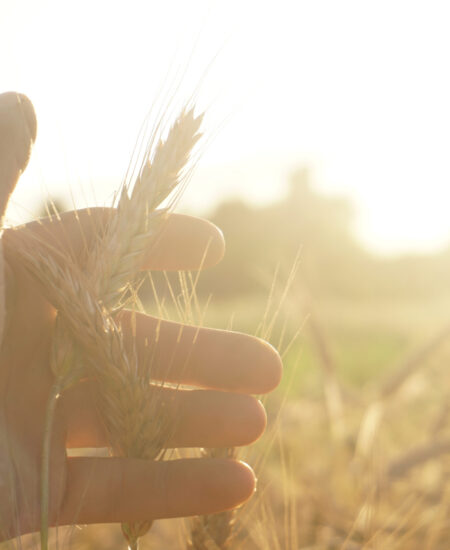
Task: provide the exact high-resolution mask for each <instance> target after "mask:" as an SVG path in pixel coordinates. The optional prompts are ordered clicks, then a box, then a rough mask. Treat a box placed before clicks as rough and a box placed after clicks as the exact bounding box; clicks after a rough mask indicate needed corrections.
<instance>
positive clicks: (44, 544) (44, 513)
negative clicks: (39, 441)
mask: <svg viewBox="0 0 450 550" xmlns="http://www.w3.org/2000/svg"><path fill="white" fill-rule="evenodd" d="M60 389H61V388H60V385H59V381H58V380H57V381H56V382H55V383H54V384H53V387H52V389H51V391H50V396H49V398H48V402H47V409H46V412H45V426H44V436H43V445H42V460H41V549H42V550H48V528H49V522H48V510H49V502H50V498H49V497H50V494H49V493H50V447H51V439H52V428H53V421H54V418H55V409H56V404H57V401H58V397H59V394H60Z"/></svg>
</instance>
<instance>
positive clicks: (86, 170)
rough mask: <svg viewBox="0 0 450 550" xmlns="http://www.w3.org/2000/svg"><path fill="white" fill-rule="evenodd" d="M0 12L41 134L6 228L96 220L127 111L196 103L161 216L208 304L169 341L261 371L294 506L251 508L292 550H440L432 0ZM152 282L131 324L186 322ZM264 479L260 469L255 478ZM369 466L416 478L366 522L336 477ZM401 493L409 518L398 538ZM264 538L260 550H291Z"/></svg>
mask: <svg viewBox="0 0 450 550" xmlns="http://www.w3.org/2000/svg"><path fill="white" fill-rule="evenodd" d="M0 10H1V17H0V52H2V53H1V55H0V59H1V75H0V82H1V86H0V88H1V90H2V91H7V90H18V91H20V92H23V93H25V94H27V95H28V96H29V97H30V99H31V100H32V101H33V103H34V105H35V108H36V111H37V116H38V122H39V130H38V140H37V143H36V146H35V150H34V153H33V157H32V161H31V163H30V166H29V168H28V169H27V171H26V173H25V174H24V176H23V177H22V179H21V181H20V182H19V185H18V188H17V190H16V192H15V195H14V197H13V201H12V204H11V207H10V209H9V212H8V220H9V222H10V223H11V224H16V223H22V222H24V221H27V220H29V219H33V218H36V217H38V216H42V215H46V209H47V206H46V204H48V203H49V201H54V204H55V206H56V208H57V209H59V210H65V209H71V208H73V207H77V208H80V207H84V206H91V205H101V204H109V203H110V202H111V200H112V197H113V194H114V191H115V190H117V188H118V187H119V185H120V183H121V181H122V179H123V177H124V176H125V173H126V170H127V166H128V164H129V161H130V158H131V155H132V153H133V150H134V148H135V143H136V137H137V135H138V132H139V130H140V127H141V124H142V122H143V121H144V119H145V117H146V115H147V113H148V112H149V109H151V107H152V106H156V107H155V108H154V110H153V112H152V113H153V114H152V113H151V114H150V115H149V117H150V121H151V120H153V119H152V117H155V116H156V115H157V113H158V110H157V108H158V107H161V106H163V107H167V100H168V98H171V103H170V106H169V109H170V110H173V112H174V113H175V112H176V110H177V108H178V107H179V106H180V105H182V104H183V102H184V101H186V99H187V98H191V97H192V96H194V98H195V102H196V104H197V109H198V111H203V110H204V111H206V116H205V125H204V131H205V138H204V142H203V144H202V147H201V151H200V153H201V154H200V155H199V158H198V161H197V166H196V169H195V172H194V175H193V178H192V180H191V182H190V184H189V187H188V188H187V189H186V191H185V193H184V195H183V197H182V199H181V201H180V203H179V205H178V210H179V211H183V212H187V213H191V214H194V215H201V216H205V217H207V218H209V219H210V220H212V221H213V222H215V223H216V224H217V225H218V226H219V227H220V228H221V229H222V230H223V232H224V235H225V239H226V241H227V254H226V257H225V259H224V261H223V262H222V263H221V265H219V266H217V267H216V268H214V269H211V270H208V271H207V272H205V273H204V274H202V276H201V277H200V279H199V281H198V283H196V292H197V295H198V298H199V302H201V303H203V304H207V303H208V305H207V306H206V305H205V306H204V309H203V306H202V307H200V306H196V308H197V309H196V311H194V312H191V313H192V317H190V318H189V319H188V320H191V321H193V322H194V321H197V322H198V320H199V316H200V317H201V321H202V322H203V323H205V324H208V325H212V326H219V327H228V328H235V329H238V330H244V331H247V332H253V333H257V334H259V335H261V336H264V337H266V338H268V339H270V340H271V341H272V342H273V343H274V344H275V345H277V346H278V347H279V348H280V350H281V352H282V353H283V358H284V363H285V368H286V376H285V379H284V381H283V383H282V387H281V389H280V390H279V391H278V393H277V394H276V395H274V396H271V398H270V400H269V402H268V404H267V407H268V411H269V416H270V418H271V419H273V421H274V424H273V425H274V426H276V427H277V430H278V431H277V433H279V434H280V433H281V434H282V435H284V436H285V437H284V438H283V439H282V441H283V442H282V443H280V446H279V448H283V449H284V454H283V456H284V457H286V456H287V455H289V456H291V455H292V456H293V457H294V458H293V459H292V460H293V461H294V464H296V468H297V470H296V471H297V472H299V473H298V475H297V477H295V479H294V481H292V480H291V481H292V483H293V484H294V486H295V487H297V489H296V490H295V491H294V493H293V494H294V495H296V496H295V498H297V497H298V498H299V499H300V504H298V506H297V504H296V505H295V511H294V512H292V511H291V509H290V508H289V511H287V510H286V506H287V505H286V502H287V501H286V499H285V497H282V496H280V495H278V496H277V495H272V498H273V499H274V500H273V502H276V503H278V504H279V508H280V509H281V508H283V506H284V508H283V510H284V511H283V514H284V516H286V515H287V514H291V515H292V514H294V516H295V513H297V511H298V509H301V511H302V512H301V513H302V517H301V520H299V524H301V525H306V526H308V527H307V528H306V527H305V529H303V530H301V532H300V534H298V533H297V534H296V535H295V536H296V537H297V538H296V539H295V541H294V542H295V544H297V546H295V548H300V547H301V548H303V547H305V548H306V547H307V546H306V545H308V544H309V545H311V546H308V548H341V547H342V548H344V546H342V544H341V543H342V540H344V541H345V540H346V537H347V535H348V533H349V532H350V531H352V533H353V534H352V535H348V537H349V540H350V539H351V540H352V541H353V543H354V544H355V545H357V544H359V545H360V546H351V547H350V546H348V547H347V546H345V548H363V547H364V548H366V547H367V548H369V546H365V542H364V541H368V540H371V541H373V540H374V537H375V538H376V533H381V535H382V536H383V537H384V536H386V537H387V536H388V535H389V537H391V538H390V539H389V541H390V542H389V546H386V544H387V543H386V540H388V539H380V540H382V541H384V542H383V544H384V546H380V547H384V548H388V547H389V548H410V549H413V548H416V546H414V544H416V543H417V548H424V547H427V548H447V546H445V544H446V542H445V541H448V538H447V537H448V536H450V535H449V530H448V529H449V527H448V522H447V523H445V521H444V519H442V525H441V523H439V521H441V520H439V518H441V516H442V517H443V518H445V517H448V511H449V510H450V505H449V502H448V490H447V489H446V487H448V475H449V472H450V468H449V464H448V460H447V459H445V456H447V455H448V453H449V452H450V439H449V435H448V414H449V407H448V398H449V396H450V385H449V379H448V374H447V373H446V372H445V366H446V365H447V364H448V360H449V359H450V349H449V346H448V333H449V327H450V216H449V205H450V185H449V184H450V163H449V162H448V149H449V146H450V130H449V129H450V102H449V100H448V98H449V97H450V79H449V77H448V66H449V52H450V34H449V33H448V25H449V19H450V8H449V6H448V3H447V2H445V1H436V0H431V1H406V0H405V1H403V0H389V1H385V0H379V1H377V2H370V1H367V2H361V1H360V0H359V1H357V0H354V1H350V0H343V1H341V2H336V1H333V0H315V1H314V2H312V1H307V0H298V1H290V2H288V1H278V2H264V1H259V2H253V1H248V2H245V1H244V2H242V1H240V2H238V1H228V2H226V3H223V2H213V1H210V2H207V1H203V2H202V1H190V2H181V1H175V0H169V1H166V2H164V3H162V2H160V3H156V2H147V1H137V0H129V1H128V2H126V3H125V2H111V1H109V2H107V1H106V0H105V1H100V0H98V1H92V0H91V1H89V2H88V1H85V0H80V1H78V2H77V3H69V2H60V1H56V0H48V1H46V0H41V1H32V0H0ZM153 280H154V283H155V285H156V288H157V289H158V295H159V300H160V303H159V304H157V305H155V300H154V296H153V295H152V290H151V288H152V287H151V285H150V284H149V283H146V285H144V288H143V293H142V299H143V301H144V302H145V305H146V306H147V307H148V308H149V309H150V310H152V308H153V309H154V310H155V311H158V312H159V313H161V312H162V313H164V314H167V315H168V316H170V315H175V316H176V315H177V314H178V315H179V314H180V311H181V310H182V309H183V307H186V303H184V306H183V304H182V306H180V304H176V303H173V293H171V292H170V291H169V290H168V288H167V283H168V281H169V282H170V284H171V285H172V288H175V289H177V288H178V286H177V285H181V286H180V289H178V290H176V292H175V296H178V294H181V295H182V294H183V290H182V287H183V284H185V283H186V281H184V283H183V282H181V283H180V280H179V278H177V276H174V275H168V276H167V277H166V276H164V275H154V276H153ZM192 281H193V279H192V278H191V279H190V282H191V283H192ZM188 282H189V280H188ZM211 295H212V296H213V299H212V300H209V297H210V296H211ZM171 300H172V303H171ZM175 301H176V299H175ZM191 305H192V304H191ZM189 307H190V305H189ZM194 309H195V308H194ZM184 312H185V313H186V310H184ZM200 312H204V314H203V313H201V315H200ZM194 313H195V315H194ZM425 369H426V370H425ZM282 403H283V404H284V405H283V407H282V408H281V404H282ZM380 403H381V405H380ZM377 407H378V408H377ZM280 410H282V411H283V412H282V413H280ZM380 411H382V412H380ZM385 417H386V418H389V420H390V422H389V423H387V425H385V424H383V420H382V419H384V418H385ZM374 418H375V420H374ZM276 419H278V420H277V421H276ZM305 424H306V426H308V427H307V428H305ZM382 426H383V429H381V427H382ZM383 430H384V431H383ZM380 434H381V435H380ZM302 438H303V439H302ZM267 441H268V440H267V439H266V440H265V442H263V443H262V445H264V446H265V448H268V443H267ZM433 445H434V446H433ZM436 445H437V447H436ZM336 446H337V447H336ZM305 447H307V448H308V449H310V450H311V452H316V453H317V455H315V456H317V457H320V458H318V459H317V460H315V461H314V464H313V465H311V464H310V463H308V462H307V461H306V460H305V459H304V457H303V454H302V449H304V448H305ZM336 448H338V450H336ZM374 449H376V453H375V451H374ZM436 449H438V451H436ZM420 451H421V452H422V454H420ZM255 452H256V453H258V452H260V453H261V449H259V450H258V448H257V450H256V451H255ZM267 452H269V451H267ZM408 453H409V454H408ZM411 453H412V455H411ZM414 453H416V454H414ZM417 453H419V454H417ZM275 454H276V453H275ZM375 455H376V456H377V461H375V459H374V458H373V457H374V456H375ZM369 456H370V457H372V458H373V460H372V461H368V458H367V457H369ZM411 456H412V457H413V458H414V457H416V458H417V456H419V459H418V461H417V460H416V462H414V460H413V462H412V465H411ZM408 457H409V460H410V462H408ZM420 457H422V458H420ZM340 458H342V460H340ZM285 460H286V459H285V458H284V459H283V460H281V459H280V456H278V455H277V456H276V457H275V455H274V456H272V455H271V458H270V459H269V463H270V464H272V466H271V468H272V469H270V468H269V471H271V472H272V475H273V472H274V471H275V472H278V470H277V467H279V465H280V464H281V463H282V464H283V468H285V467H286V461H285ZM402 460H403V462H402ZM355 461H356V462H355ZM405 461H406V464H407V465H406V466H404V464H405ZM369 462H370V467H369V466H368V464H369ZM375 462H376V470H377V472H378V471H379V470H380V471H381V470H382V471H383V472H384V473H385V475H386V479H389V480H391V478H392V479H394V478H395V479H396V477H395V476H397V477H399V478H401V480H402V482H403V480H404V479H405V477H406V476H408V475H410V473H411V471H413V472H416V475H415V477H414V481H412V480H411V479H409V478H407V477H406V479H409V481H408V484H407V485H406V486H405V485H401V483H400V485H395V487H396V488H395V491H397V492H395V491H394V489H393V488H392V487H394V485H393V484H392V483H391V481H390V482H389V490H388V489H387V488H386V487H387V486H386V485H383V487H384V489H385V490H386V495H388V496H387V497H386V498H387V500H389V501H390V502H391V507H389V506H388V505H387V504H386V505H385V504H383V505H382V506H381V505H380V506H381V508H380V509H382V510H383V512H382V513H380V517H378V519H377V521H375V519H374V517H375V516H376V514H375V512H374V509H373V508H370V506H372V504H371V502H372V501H370V502H369V500H370V499H369V497H368V496H367V495H368V494H372V493H370V491H369V490H368V489H367V487H366V486H364V491H362V489H361V486H360V484H359V482H358V483H356V485H355V482H354V477H352V476H354V475H355V471H356V472H359V474H361V472H363V474H361V475H362V478H364V479H365V481H366V482H368V480H370V479H372V474H373V471H372V469H371V468H373V467H375V466H374V464H375ZM349 464H351V465H352V468H353V470H352V471H349ZM398 464H400V466H398ZM277 465H278V466H277ZM402 465H403V469H402ZM417 465H418V466H419V467H420V468H422V466H426V467H424V469H423V470H420V472H421V475H420V476H418V475H417V470H414V468H416V467H417ZM312 466H314V467H312ZM396 467H397V470H396V469H395V468H396ZM399 471H400V474H398V472H399ZM261 476H262V477H264V476H263V475H262V474H261ZM268 477H270V475H269V476H268ZM363 485H364V484H363ZM355 486H357V488H356V489H355ZM378 488H379V487H378ZM397 489H398V490H397ZM321 491H322V492H321ZM333 491H334V492H333ZM361 491H362V492H361ZM389 491H394V492H389ZM405 491H406V492H405ZM269 493H270V490H269ZM444 494H446V495H447V497H446V500H445V499H444V496H443V495H444ZM299 495H300V496H299ZM405 495H408V497H409V496H411V495H420V498H421V499H423V502H425V504H424V505H423V507H422V508H420V509H418V511H417V514H416V515H414V514H412V513H411V514H410V515H409V516H408V520H407V521H406V520H405V521H403V519H404V518H403V517H401V521H400V519H399V518H398V517H397V516H395V514H394V512H393V510H395V507H396V504H395V503H397V504H398V503H399V502H404V499H405V498H406V497H405ZM378 496H379V494H378ZM277 498H278V500H277ZM380 498H381V497H380ZM283 499H284V500H283ZM443 501H445V503H446V504H445V506H446V508H445V510H444V512H443V511H442V510H443V509H442V505H441V504H442V502H443ZM292 502H294V503H295V502H297V501H295V499H294V500H293V501H292ZM283 503H284V504H283ZM289 503H291V501H290V500H289ZM368 503H369V504H370V506H369V504H368ZM436 503H439V505H438V504H436ZM278 504H277V505H278ZM289 506H291V504H289ZM292 506H294V505H292ZM367 507H368V508H367ZM265 513H266V514H267V511H266V512H265ZM277 513H278V508H277V509H276V511H275V512H274V516H275V517H276V515H277ZM280 513H281V512H280ZM383 514H384V515H383ZM291 515H290V516H289V517H291ZM294 516H292V517H294ZM380 518H381V519H380ZM419 520H420V521H419ZM396 521H397V523H396ZM408 522H409V523H408ZM417 522H419V523H420V522H422V523H421V525H422V524H423V525H422V531H423V533H422V532H421V533H422V534H423V537H422V538H421V536H422V535H420V536H419V535H417V534H416V538H415V539H414V541H415V542H412V541H413V539H411V538H408V533H409V532H410V531H408V529H409V526H412V525H414V524H415V523H417ZM263 523H265V524H266V525H267V524H268V523H267V517H266V519H265V520H264V522H263ZM269 523H270V522H269ZM294 523H295V521H294ZM275 524H276V522H275V523H274V532H275V531H277V529H276V528H275ZM400 524H401V528H400ZM258 525H259V524H258ZM286 525H287V524H286V523H285V524H284V528H283V529H284V531H283V533H284V534H283V533H280V534H279V536H280V537H283V536H284V537H285V539H283V540H284V541H285V542H284V543H283V544H284V546H283V545H281V543H280V546H279V547H280V548H294V543H293V542H292V540H294V539H293V538H292V537H293V535H292V532H293V527H292V526H291V527H286ZM386 525H388V526H389V529H388V528H387V527H386ZM430 525H433V526H434V527H433V528H432V529H431V528H430ZM437 525H438V526H437ZM430 529H431V531H430ZM166 530H167V529H166ZM163 531H164V529H163ZM169 531H170V529H169ZM286 531H289V537H291V539H289V540H290V541H291V542H289V541H287V539H286V536H287V535H286ZM398 532H401V534H402V536H403V539H401V540H400V539H398V540H397V538H395V537H394V535H392V533H398ZM154 533H155V532H154ZM164 533H165V531H164ZM386 533H388V535H386ZM151 536H153V537H157V536H159V535H158V531H156V534H152V535H151ZM160 536H161V537H166V536H168V535H167V534H161V535H160ZM277 536H278V535H277ZM252 537H253V538H252V544H255V545H256V546H255V547H258V548H261V547H262V546H261V544H262V543H258V542H257V537H256V535H255V536H253V535H252ZM299 537H300V538H299ZM301 537H303V538H301ZM427 537H428V538H427ZM263 538H264V537H263ZM169 539H170V537H169V538H167V539H164V540H165V541H166V542H165V544H167V545H169V542H168V541H169ZM155 540H156V539H155ZM161 540H162V539H161ZM258 540H259V539H258ZM317 541H319V542H317ZM324 541H325V542H324ZM330 541H331V542H330ZM333 541H335V542H334V543H333ZM336 541H337V542H336ZM339 541H341V543H339ZM361 541H362V542H361ZM399 541H400V542H399ZM405 541H406V542H405ZM316 543H317V544H319V543H320V544H323V546H313V544H316ZM105 544H106V543H105ZM108 544H109V543H108ZM173 544H174V546H173V548H178V547H179V546H176V545H175V543H173ZM246 544H247V546H244V547H245V548H253V546H251V545H250V543H249V542H247V543H246ZM258 544H260V546H258ZM277 544H278V543H277ZM333 544H335V546H333ZM339 544H341V546H339ZM403 544H405V546H403ZM427 544H428V546H426V545H427ZM106 547H107V545H106V546H105V548H106ZM166 547H169V546H166ZM375 547H376V546H370V548H375ZM271 548H278V547H277V546H276V544H275V542H273V543H272V545H271Z"/></svg>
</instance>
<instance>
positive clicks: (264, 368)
mask: <svg viewBox="0 0 450 550" xmlns="http://www.w3.org/2000/svg"><path fill="white" fill-rule="evenodd" d="M259 343H260V347H261V350H260V370H261V378H260V382H259V383H260V389H259V391H258V392H257V393H268V392H270V391H272V390H274V389H275V388H276V387H277V386H278V384H279V383H280V382H281V378H282V376H283V361H282V359H281V356H280V354H279V353H278V351H277V350H276V349H275V348H274V347H273V346H272V345H271V344H269V342H266V341H265V340H261V339H260V340H259Z"/></svg>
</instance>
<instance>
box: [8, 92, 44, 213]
mask: <svg viewBox="0 0 450 550" xmlns="http://www.w3.org/2000/svg"><path fill="white" fill-rule="evenodd" d="M36 128H37V123H36V115H35V113H34V108H33V105H32V103H31V101H30V100H29V99H28V98H27V97H26V96H25V95H23V94H19V93H16V92H6V93H4V94H0V216H1V217H3V214H4V212H5V209H6V205H7V203H8V199H9V196H10V195H11V193H12V191H13V189H14V186H15V185H16V183H17V180H18V179H19V176H20V174H21V173H22V172H23V171H24V170H25V168H26V166H27V164H28V160H29V158H30V153H31V146H32V145H33V143H34V141H35V139H36Z"/></svg>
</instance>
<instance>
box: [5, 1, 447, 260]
mask: <svg viewBox="0 0 450 550" xmlns="http://www.w3.org/2000/svg"><path fill="white" fill-rule="evenodd" d="M448 6H449V3H448V2H446V1H433V0H423V1H414V0H405V1H400V0H387V1H385V0H377V1H366V0H354V1H347V0H343V1H336V0H328V1H326V0H310V1H306V0H305V1H302V0H298V1H291V2H287V1H277V2H274V1H272V2H264V1H261V0H259V1H257V2H256V1H255V2H253V1H248V2H245V1H243V0H241V1H239V2H238V1H227V2H207V1H203V2H200V1H193V0H190V1H189V2H182V1H175V0H165V1H164V2H152V1H148V0H147V1H144V0H142V1H138V0H128V1H127V2H124V1H117V2H115V1H112V0H109V1H100V0H99V1H95V0H89V1H85V0H78V1H77V2H68V1H67V2H64V1H61V0H42V1H39V0H0V52H1V53H0V67H1V70H0V90H2V91H6V90H11V89H15V90H19V91H21V92H24V93H26V94H27V95H28V96H29V97H30V98H31V99H32V101H33V102H34V104H35V107H36V111H37V113H38V120H39V134H38V136H39V137H38V143H37V145H36V148H35V151H34V155H33V161H32V163H31V165H30V169H29V170H28V171H27V173H26V174H25V176H24V178H23V180H22V181H21V182H20V184H19V187H18V190H17V193H16V195H15V201H14V208H13V209H12V211H11V217H12V218H16V219H17V218H18V217H20V216H22V215H26V213H27V212H30V211H32V210H33V208H35V204H36V201H37V200H40V199H41V198H42V197H43V196H44V195H45V194H46V193H51V194H52V195H56V196H58V195H59V196H62V195H63V194H64V193H67V192H70V193H71V194H72V196H73V197H74V200H75V203H76V204H77V205H83V204H85V203H90V204H93V203H94V202H96V201H97V202H104V201H105V200H106V198H107V197H109V196H110V195H111V194H112V192H113V190H114V188H115V187H117V185H118V184H119V182H120V180H121V178H122V176H123V175H124V173H125V169H126V167H127V163H128V160H129V157H130V152H131V150H132V148H133V145H134V139H135V137H136V134H137V131H138V129H139V126H140V124H141V122H142V120H143V119H144V117H145V114H146V112H147V111H148V109H149V107H150V106H151V105H152V103H154V101H155V97H156V96H157V94H160V95H161V94H162V96H163V97H164V94H165V93H166V96H167V91H170V93H171V94H173V93H174V88H175V85H176V83H180V82H181V85H180V87H179V89H177V91H176V93H175V95H176V97H177V98H178V99H179V100H183V98H184V97H188V96H190V95H191V93H192V92H193V91H194V90H196V89H197V88H198V98H199V106H200V108H202V109H205V108H206V109H207V112H208V118H207V120H206V124H205V129H206V134H207V137H208V145H207V146H206V147H205V150H204V153H203V156H202V158H201V159H200V162H199V165H198V169H197V171H196V174H195V176H194V179H193V181H192V183H191V187H190V188H189V189H188V190H187V193H186V196H185V199H184V200H185V207H190V208H197V209H198V210H203V211H204V210H206V209H207V208H208V207H210V205H211V204H212V203H213V202H215V201H217V200H219V199H220V198H223V197H224V196H229V195H233V196H236V195H241V196H244V197H246V198H248V199H249V200H254V201H255V200H257V201H260V202H264V201H268V200H271V199H273V198H277V197H281V196H282V195H283V193H284V192H285V191H286V183H285V182H286V175H287V174H288V173H289V171H290V170H291V169H292V168H293V167H295V166H296V165H298V164H301V163H303V162H309V163H312V164H313V165H314V166H315V170H316V171H315V174H316V176H315V177H316V180H317V184H318V185H319V187H320V188H321V189H323V190H324V191H326V192H335V193H346V194H348V195H349V196H350V197H351V198H352V199H353V200H354V201H355V203H356V205H357V207H358V209H359V220H358V228H359V231H360V234H361V238H362V239H363V240H364V242H366V243H367V244H369V245H370V246H371V247H372V248H374V249H376V250H380V251H386V252H392V251H398V250H411V249H413V250H414V249H416V250H417V249H422V250H424V249H425V250H426V249H433V248H437V247H439V246H442V245H443V244H444V243H446V242H449V241H450V216H449V206H450V185H449V183H450V162H449V161H448V159H449V152H450V99H449V98H450V79H449V77H448V70H449V66H450V64H449V55H450V54H449V52H450V33H449V32H448V29H449V25H450V8H448ZM165 84H166V88H164V86H165Z"/></svg>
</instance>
